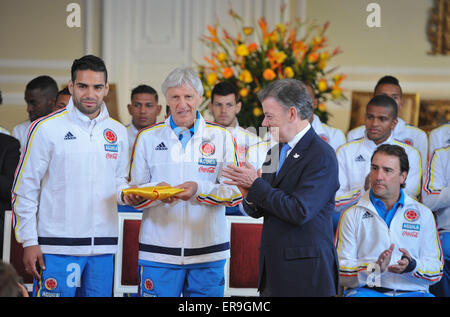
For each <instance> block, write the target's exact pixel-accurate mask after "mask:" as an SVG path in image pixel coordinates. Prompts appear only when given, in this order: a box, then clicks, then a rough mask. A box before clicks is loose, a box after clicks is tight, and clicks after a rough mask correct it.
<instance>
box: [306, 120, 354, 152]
mask: <svg viewBox="0 0 450 317" xmlns="http://www.w3.org/2000/svg"><path fill="white" fill-rule="evenodd" d="M311 126H312V127H313V128H314V131H315V132H316V133H317V135H318V136H320V137H321V138H322V140H324V141H325V142H327V143H328V144H329V145H330V146H331V147H332V148H333V149H334V150H335V151H336V150H337V149H338V148H339V147H340V146H341V145H343V144H345V142H346V139H345V135H344V133H343V132H342V131H341V130H339V129H337V128H333V127H330V126H329V125H327V124H325V123H322V121H320V119H319V117H318V116H317V115H314V120H313V122H312V123H311Z"/></svg>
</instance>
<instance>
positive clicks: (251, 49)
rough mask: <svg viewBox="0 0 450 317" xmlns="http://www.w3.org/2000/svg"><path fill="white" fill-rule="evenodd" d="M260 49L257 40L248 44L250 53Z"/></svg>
mask: <svg viewBox="0 0 450 317" xmlns="http://www.w3.org/2000/svg"><path fill="white" fill-rule="evenodd" d="M257 49H258V44H256V43H255V42H253V43H250V44H249V45H248V50H249V51H250V53H253V52H255V51H256V50H257Z"/></svg>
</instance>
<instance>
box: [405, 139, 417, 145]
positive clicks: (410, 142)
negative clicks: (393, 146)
mask: <svg viewBox="0 0 450 317" xmlns="http://www.w3.org/2000/svg"><path fill="white" fill-rule="evenodd" d="M403 143H406V144H408V145H411V146H414V141H413V140H411V139H404V140H403Z"/></svg>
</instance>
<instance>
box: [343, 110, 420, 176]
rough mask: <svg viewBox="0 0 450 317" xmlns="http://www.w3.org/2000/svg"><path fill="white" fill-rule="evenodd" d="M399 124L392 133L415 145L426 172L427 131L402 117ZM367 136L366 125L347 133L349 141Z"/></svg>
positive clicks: (397, 138)
mask: <svg viewBox="0 0 450 317" xmlns="http://www.w3.org/2000/svg"><path fill="white" fill-rule="evenodd" d="M397 119H398V122H397V125H396V126H395V128H394V131H393V133H392V135H393V136H394V139H396V140H398V141H400V142H402V143H406V144H408V145H411V146H413V147H415V148H416V149H417V150H418V151H419V153H420V158H421V160H422V174H425V168H426V164H427V156H428V137H427V134H426V132H424V131H422V130H421V129H419V128H418V127H415V126H413V125H410V124H407V123H406V122H405V121H404V120H403V119H402V118H400V117H398V118H397ZM364 136H366V127H365V126H364V125H362V126H359V127H357V128H355V129H353V130H350V131H349V132H348V133H347V142H351V141H354V140H356V139H359V138H362V137H364Z"/></svg>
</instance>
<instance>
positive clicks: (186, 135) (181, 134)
mask: <svg viewBox="0 0 450 317" xmlns="http://www.w3.org/2000/svg"><path fill="white" fill-rule="evenodd" d="M199 119H200V112H198V111H197V118H196V120H195V121H194V125H193V126H192V128H190V129H188V130H186V129H183V128H180V127H178V126H177V125H176V124H175V122H174V121H173V119H172V116H170V127H171V128H172V130H173V131H174V132H175V134H176V135H177V136H178V140H180V141H181V144H182V145H183V149H184V148H186V144H187V143H188V142H189V140H190V139H191V137H192V136H193V135H194V133H195V132H197V128H198V122H199Z"/></svg>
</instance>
